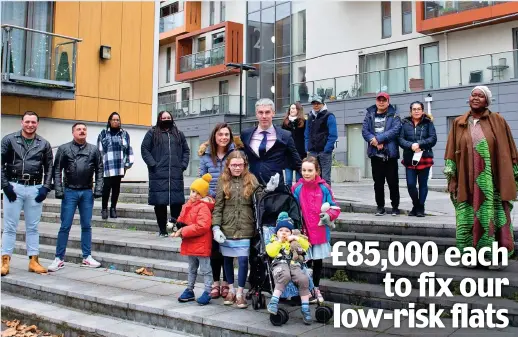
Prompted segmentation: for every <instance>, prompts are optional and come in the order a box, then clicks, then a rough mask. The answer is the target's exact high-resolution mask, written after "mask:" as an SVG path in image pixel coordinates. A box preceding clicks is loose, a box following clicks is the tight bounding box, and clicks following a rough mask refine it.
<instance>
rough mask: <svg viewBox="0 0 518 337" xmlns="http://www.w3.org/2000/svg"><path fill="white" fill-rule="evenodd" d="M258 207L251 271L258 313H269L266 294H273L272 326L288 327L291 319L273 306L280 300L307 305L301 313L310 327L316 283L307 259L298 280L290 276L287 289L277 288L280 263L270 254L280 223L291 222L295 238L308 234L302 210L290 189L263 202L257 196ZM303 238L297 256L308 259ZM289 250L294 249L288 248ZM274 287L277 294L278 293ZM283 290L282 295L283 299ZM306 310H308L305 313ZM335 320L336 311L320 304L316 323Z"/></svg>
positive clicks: (253, 293) (301, 267)
mask: <svg viewBox="0 0 518 337" xmlns="http://www.w3.org/2000/svg"><path fill="white" fill-rule="evenodd" d="M254 206H255V207H254V208H255V220H256V229H257V235H256V236H255V237H254V239H253V240H252V245H251V247H250V248H251V250H250V267H251V270H250V277H249V282H250V285H251V288H250V291H249V294H251V298H252V304H253V308H254V309H255V310H257V309H261V308H264V309H266V299H265V297H264V295H263V294H262V292H263V291H264V292H268V293H270V294H272V301H270V305H269V308H268V309H269V312H270V322H271V323H272V324H273V325H276V326H280V325H282V324H285V323H286V322H287V321H288V319H289V315H288V312H287V311H286V310H285V309H283V308H282V307H278V305H273V304H274V303H275V302H277V303H279V300H280V302H281V303H282V302H285V301H290V302H291V303H292V305H294V304H298V303H301V302H303V303H302V307H301V310H302V311H303V317H304V323H306V324H310V323H311V314H310V313H309V307H307V306H306V305H307V302H308V299H309V291H311V290H312V289H313V280H312V278H311V275H310V270H309V269H308V268H307V266H306V264H305V261H304V258H302V260H300V261H298V263H299V265H300V269H299V268H297V269H298V271H300V273H296V274H297V276H298V279H297V276H295V277H293V275H292V274H291V273H288V276H290V277H289V282H288V283H287V284H286V285H285V287H284V288H283V287H282V286H280V287H278V285H279V284H277V285H276V282H275V280H276V279H278V278H276V277H275V275H274V272H273V271H272V270H275V269H277V266H278V265H279V261H276V260H275V258H276V256H273V260H272V258H271V257H269V256H268V253H269V252H272V250H271V249H270V248H267V245H268V244H270V243H272V239H274V240H275V238H276V235H275V234H277V230H276V229H279V228H282V227H278V226H277V225H278V224H279V223H284V224H286V222H288V223H289V224H290V225H292V228H289V227H290V226H288V228H289V229H290V231H291V234H292V235H293V231H297V230H299V231H300V230H301V231H302V232H304V226H303V220H302V213H301V210H300V206H299V204H298V202H297V200H296V199H295V197H294V196H293V195H292V194H291V192H290V191H289V189H288V188H285V189H281V188H279V189H277V190H276V191H273V192H269V193H266V194H264V195H262V196H261V198H257V197H256V195H254ZM281 212H283V214H282V215H281V221H277V220H278V216H279V215H280V214H281ZM283 231H284V229H283ZM300 238H302V240H296V241H295V242H298V243H299V245H298V246H299V247H298V248H299V249H300V248H302V251H300V250H299V251H298V252H296V255H299V254H300V255H302V257H304V253H305V252H304V251H305V249H307V247H308V246H309V244H308V245H306V243H307V240H305V242H304V238H305V237H304V236H300ZM291 239H294V237H291ZM288 241H289V240H288ZM292 241H293V240H292ZM272 246H273V245H270V247H272ZM287 246H291V245H289V244H288V245H287ZM272 254H273V253H272ZM274 255H278V254H274ZM290 255H291V258H293V255H292V253H290ZM276 262H277V263H276ZM290 262H291V261H290ZM302 275H304V276H305V277H306V280H307V283H306V282H305V281H302V282H301V281H300V280H301V279H302V280H303V279H304V278H303V277H302ZM279 276H280V275H279ZM292 279H293V280H294V281H296V283H298V286H299V287H297V286H296V285H295V283H294V282H293V281H292ZM274 287H275V290H276V291H274ZM281 289H283V290H281ZM279 290H281V292H282V293H281V294H280V296H279ZM306 308H307V310H305V309H306ZM275 309H277V310H275ZM304 311H306V312H304ZM308 314H309V317H308ZM332 316H333V311H332V309H331V308H329V307H326V306H324V305H322V304H321V303H318V306H317V308H316V310H315V319H316V320H317V322H319V323H327V322H328V321H329V320H330V319H331V317H332Z"/></svg>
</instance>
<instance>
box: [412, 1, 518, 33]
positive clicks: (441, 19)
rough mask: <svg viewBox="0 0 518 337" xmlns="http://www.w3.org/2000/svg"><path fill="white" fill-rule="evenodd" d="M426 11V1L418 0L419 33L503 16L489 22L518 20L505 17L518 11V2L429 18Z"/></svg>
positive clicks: (442, 29)
mask: <svg viewBox="0 0 518 337" xmlns="http://www.w3.org/2000/svg"><path fill="white" fill-rule="evenodd" d="M424 11H425V2H422V1H421V2H416V30H417V32H419V33H422V34H428V33H435V32H441V31H444V30H448V29H452V28H458V27H462V26H467V27H466V29H467V28H469V25H470V24H472V23H473V22H483V21H486V20H490V19H498V18H501V20H498V21H492V22H491V23H488V24H495V23H497V22H505V21H511V20H516V19H517V17H509V18H505V16H507V15H510V14H516V13H518V2H504V3H494V4H492V5H491V6H487V7H482V8H475V9H470V10H466V11H460V12H457V13H451V14H448V15H441V16H438V17H434V18H429V19H425V18H424V17H425V16H424ZM482 25H483V24H482ZM482 25H477V27H481V26H482Z"/></svg>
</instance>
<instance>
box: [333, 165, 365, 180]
mask: <svg viewBox="0 0 518 337" xmlns="http://www.w3.org/2000/svg"><path fill="white" fill-rule="evenodd" d="M360 179H361V170H360V168H359V167H357V166H333V167H331V181H332V182H333V183H343V182H345V181H352V182H359V181H360Z"/></svg>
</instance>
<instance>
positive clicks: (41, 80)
mask: <svg viewBox="0 0 518 337" xmlns="http://www.w3.org/2000/svg"><path fill="white" fill-rule="evenodd" d="M80 41H82V40H81V39H78V38H73V37H68V36H64V35H59V34H53V33H48V32H43V31H39V30H34V29H29V28H24V27H18V26H13V25H2V95H13V96H29V97H36V98H45V99H53V100H71V99H74V98H75V90H76V56H77V43H78V42H80Z"/></svg>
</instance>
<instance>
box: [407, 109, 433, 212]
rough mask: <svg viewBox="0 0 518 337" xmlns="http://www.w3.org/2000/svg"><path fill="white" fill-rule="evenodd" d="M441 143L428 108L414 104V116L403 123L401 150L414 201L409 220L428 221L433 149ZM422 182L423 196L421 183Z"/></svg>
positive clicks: (411, 196)
mask: <svg viewBox="0 0 518 337" xmlns="http://www.w3.org/2000/svg"><path fill="white" fill-rule="evenodd" d="M436 143H437V134H436V133H435V127H434V125H433V122H432V121H431V119H430V118H429V117H428V115H427V114H426V113H425V112H424V104H423V103H421V102H419V101H416V102H414V103H412V104H410V116H409V117H406V118H405V119H403V121H402V123H401V131H400V133H399V146H401V147H402V148H403V160H402V161H401V163H402V164H403V165H404V166H405V167H406V184H407V188H408V194H409V195H410V198H412V204H413V206H414V207H412V210H411V211H410V213H408V215H409V216H418V217H424V215H425V212H424V203H425V201H426V196H427V194H428V175H429V173H430V168H431V167H432V165H433V151H432V148H433V147H434V146H435V144H436ZM418 180H419V192H418V191H417V181H418Z"/></svg>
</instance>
